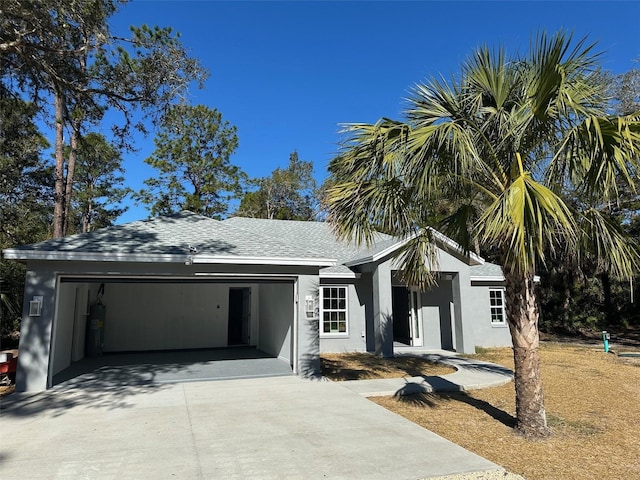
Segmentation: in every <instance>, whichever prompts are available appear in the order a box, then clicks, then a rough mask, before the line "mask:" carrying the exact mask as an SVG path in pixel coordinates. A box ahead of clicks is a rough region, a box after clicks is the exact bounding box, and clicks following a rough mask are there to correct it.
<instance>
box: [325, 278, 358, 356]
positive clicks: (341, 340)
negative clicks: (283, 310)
mask: <svg viewBox="0 0 640 480" xmlns="http://www.w3.org/2000/svg"><path fill="white" fill-rule="evenodd" d="M332 285H336V286H347V287H348V289H347V301H348V305H347V309H348V310H347V318H348V325H349V328H348V332H347V335H344V336H334V337H328V336H327V337H323V336H322V334H320V352H321V353H342V352H364V351H366V350H367V342H366V331H367V314H368V313H370V312H371V310H370V308H371V307H370V304H371V282H370V281H367V279H362V278H359V279H330V278H322V279H321V280H320V286H332ZM368 305H369V306H368ZM318 321H320V319H318Z"/></svg>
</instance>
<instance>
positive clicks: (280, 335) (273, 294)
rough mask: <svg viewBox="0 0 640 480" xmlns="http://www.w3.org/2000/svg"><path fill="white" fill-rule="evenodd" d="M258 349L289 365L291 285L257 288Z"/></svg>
mask: <svg viewBox="0 0 640 480" xmlns="http://www.w3.org/2000/svg"><path fill="white" fill-rule="evenodd" d="M258 303H259V315H260V324H259V325H260V330H259V332H258V346H259V348H260V349H261V350H262V351H264V352H266V353H269V354H271V355H275V356H276V357H278V358H279V359H281V360H285V361H287V362H289V363H291V360H292V356H291V353H292V341H293V331H292V330H293V314H294V308H293V305H294V299H293V283H288V284H275V283H273V284H262V285H260V287H259V302H258Z"/></svg>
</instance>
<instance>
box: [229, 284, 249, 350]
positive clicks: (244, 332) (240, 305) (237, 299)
mask: <svg viewBox="0 0 640 480" xmlns="http://www.w3.org/2000/svg"><path fill="white" fill-rule="evenodd" d="M250 319H251V289H250V288H230V289H229V324H228V330H227V345H230V346H231V345H248V344H249V332H250V329H249V324H250Z"/></svg>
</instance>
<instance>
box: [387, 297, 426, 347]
mask: <svg viewBox="0 0 640 480" xmlns="http://www.w3.org/2000/svg"><path fill="white" fill-rule="evenodd" d="M391 301H392V307H391V308H392V309H393V341H394V342H399V343H404V344H405V345H410V346H412V347H421V346H422V345H423V340H422V316H421V312H420V294H419V292H418V290H417V289H413V288H412V289H409V288H406V287H393V291H392V299H391Z"/></svg>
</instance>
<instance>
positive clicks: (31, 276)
mask: <svg viewBox="0 0 640 480" xmlns="http://www.w3.org/2000/svg"><path fill="white" fill-rule="evenodd" d="M55 288H56V276H55V273H54V272H51V271H48V270H46V269H37V270H30V271H27V275H26V282H25V290H24V304H23V310H22V324H21V327H20V356H19V357H18V371H17V372H16V390H17V391H18V392H25V391H34V392H37V391H41V390H45V389H46V388H47V374H48V371H49V353H50V346H51V334H52V330H53V317H54V312H55V298H56V297H55ZM34 295H41V296H42V297H43V303H42V311H41V314H40V316H39V317H30V316H29V301H30V300H31V299H32V298H33V296H34Z"/></svg>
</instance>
